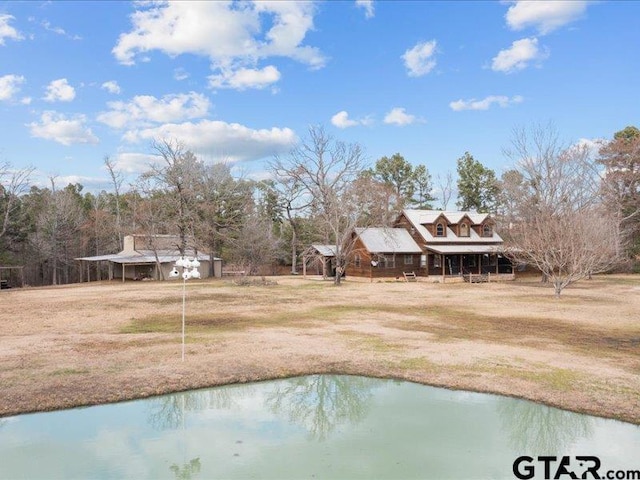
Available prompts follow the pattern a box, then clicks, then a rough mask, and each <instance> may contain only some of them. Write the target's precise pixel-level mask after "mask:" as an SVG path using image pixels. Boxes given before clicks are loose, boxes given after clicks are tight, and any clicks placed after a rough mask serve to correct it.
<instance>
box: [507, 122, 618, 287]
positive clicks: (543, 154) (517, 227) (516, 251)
mask: <svg viewBox="0 0 640 480" xmlns="http://www.w3.org/2000/svg"><path fill="white" fill-rule="evenodd" d="M512 146H513V149H512V150H505V154H506V155H507V156H508V157H510V158H511V159H512V160H514V161H515V163H516V165H515V168H514V172H513V173H512V174H511V175H510V176H508V177H507V176H503V182H504V181H507V186H506V188H503V194H504V192H510V193H509V196H510V197H511V198H510V204H511V205H512V207H513V209H514V211H515V212H514V215H513V217H511V222H510V223H511V226H512V229H511V231H510V235H509V238H508V242H507V249H506V253H507V255H508V256H509V257H511V258H512V260H513V261H515V262H517V263H526V264H531V265H533V266H535V267H536V268H537V269H539V270H540V271H541V272H542V274H543V277H544V278H547V279H549V280H550V281H551V282H552V283H553V285H554V288H555V294H556V296H558V297H559V296H560V294H561V292H562V290H563V289H564V288H565V287H566V286H568V285H569V284H571V283H573V282H576V281H578V280H580V279H582V278H585V277H588V276H590V275H591V274H592V273H599V272H603V271H606V270H608V269H610V268H611V267H612V266H613V265H615V264H616V263H617V262H618V261H619V259H620V252H621V245H620V234H619V228H618V222H617V219H616V217H615V215H614V214H612V213H611V212H610V211H608V210H606V209H605V208H603V206H602V205H601V203H600V201H599V196H598V192H599V182H600V176H599V174H598V170H597V168H596V165H595V162H594V161H593V160H592V159H591V157H590V154H589V150H588V148H587V147H586V146H582V147H581V146H575V145H574V146H564V145H563V144H562V143H561V142H560V141H559V139H558V135H557V133H556V130H555V129H554V128H553V126H551V125H549V126H546V127H541V126H536V127H533V128H532V129H531V131H527V130H525V129H518V130H514V134H513V140H512ZM509 181H510V182H511V183H509Z"/></svg>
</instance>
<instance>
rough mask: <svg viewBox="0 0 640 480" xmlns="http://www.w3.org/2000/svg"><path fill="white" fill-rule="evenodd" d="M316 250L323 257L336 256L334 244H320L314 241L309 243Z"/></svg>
mask: <svg viewBox="0 0 640 480" xmlns="http://www.w3.org/2000/svg"><path fill="white" fill-rule="evenodd" d="M311 246H312V247H313V248H315V249H316V251H317V252H318V253H319V254H320V255H322V256H323V257H335V256H336V246H335V245H320V244H317V243H314V244H313V245H311Z"/></svg>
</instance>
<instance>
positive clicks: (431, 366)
mask: <svg viewBox="0 0 640 480" xmlns="http://www.w3.org/2000/svg"><path fill="white" fill-rule="evenodd" d="M396 365H397V366H398V367H399V368H401V369H403V370H414V371H415V370H418V371H421V372H432V373H435V372H437V371H439V370H441V369H442V368H441V367H440V366H439V365H438V364H437V363H434V362H432V361H431V360H429V359H428V358H427V357H413V358H404V359H402V360H400V361H399V362H397V363H396Z"/></svg>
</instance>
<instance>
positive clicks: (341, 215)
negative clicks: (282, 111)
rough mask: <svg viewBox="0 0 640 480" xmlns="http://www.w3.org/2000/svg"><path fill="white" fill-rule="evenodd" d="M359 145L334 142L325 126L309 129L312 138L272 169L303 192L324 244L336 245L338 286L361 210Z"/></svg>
mask: <svg viewBox="0 0 640 480" xmlns="http://www.w3.org/2000/svg"><path fill="white" fill-rule="evenodd" d="M363 164H364V156H363V152H362V149H361V148H360V146H359V145H357V144H349V145H347V144H345V143H344V142H340V141H336V140H334V139H333V138H332V137H331V136H330V135H328V134H327V133H326V132H325V131H324V129H323V128H322V127H311V128H309V137H308V139H307V140H306V141H304V142H302V143H300V144H299V145H298V146H296V147H295V148H294V149H293V150H292V151H291V152H290V153H289V155H288V157H286V158H281V157H276V158H275V159H274V161H273V162H272V169H273V171H274V172H275V174H276V177H277V178H278V179H289V180H290V181H291V182H292V183H294V184H296V185H299V186H300V188H302V189H303V191H304V194H305V196H306V199H307V201H308V203H309V212H310V214H311V215H312V216H313V217H314V219H315V220H316V221H317V222H318V223H319V227H320V230H321V232H322V236H323V238H321V239H320V241H323V242H324V243H327V244H333V245H335V257H334V261H335V272H336V274H335V279H334V281H335V284H336V285H339V284H340V279H341V278H342V275H343V273H344V270H345V267H346V264H347V259H348V257H349V255H350V254H351V251H352V250H353V246H354V238H353V235H352V233H353V230H354V228H355V227H356V226H358V220H359V213H360V212H359V211H358V208H357V202H356V201H355V196H354V192H353V188H352V184H353V182H354V181H355V179H356V178H357V177H358V175H359V174H360V173H361V172H362V170H363Z"/></svg>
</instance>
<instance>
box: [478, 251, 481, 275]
mask: <svg viewBox="0 0 640 480" xmlns="http://www.w3.org/2000/svg"><path fill="white" fill-rule="evenodd" d="M478 275H482V254H481V253H480V254H478Z"/></svg>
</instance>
